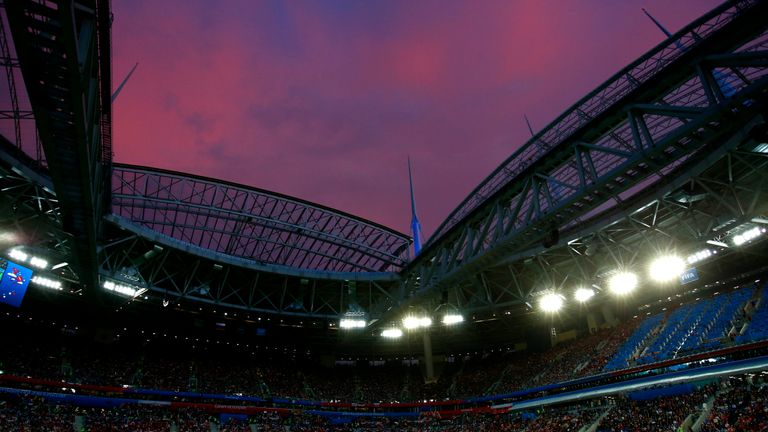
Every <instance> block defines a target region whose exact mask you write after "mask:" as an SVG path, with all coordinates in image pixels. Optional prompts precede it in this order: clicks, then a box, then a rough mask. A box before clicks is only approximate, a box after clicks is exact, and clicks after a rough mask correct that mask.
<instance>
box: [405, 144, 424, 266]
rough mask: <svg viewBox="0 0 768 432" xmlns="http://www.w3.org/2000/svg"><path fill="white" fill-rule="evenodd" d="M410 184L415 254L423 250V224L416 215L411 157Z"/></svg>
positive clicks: (409, 167)
mask: <svg viewBox="0 0 768 432" xmlns="http://www.w3.org/2000/svg"><path fill="white" fill-rule="evenodd" d="M408 185H409V187H410V190H411V235H412V236H413V255H414V256H416V255H418V254H419V252H420V251H421V224H420V223H419V217H418V216H416V197H415V196H414V194H413V176H412V175H411V158H410V157H408Z"/></svg>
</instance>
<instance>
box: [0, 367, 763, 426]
mask: <svg viewBox="0 0 768 432" xmlns="http://www.w3.org/2000/svg"><path fill="white" fill-rule="evenodd" d="M718 389H719V390H718ZM631 396H632V395H623V396H619V397H604V398H597V399H592V400H590V401H583V402H579V403H576V404H572V405H567V406H559V407H544V408H539V409H537V410H534V411H522V412H510V413H497V414H470V413H467V414H462V415H459V416H456V417H451V418H439V417H438V416H421V417H418V418H409V419H403V418H384V417H363V418H350V417H344V414H341V413H339V414H335V417H334V414H331V413H329V415H328V416H319V415H312V414H308V413H304V412H301V411H290V412H287V411H282V412H276V411H269V412H263V413H260V414H256V415H250V416H245V415H226V414H224V415H220V414H212V413H208V412H204V411H198V410H195V409H192V408H171V407H164V406H150V405H145V404H140V405H122V406H117V407H112V408H87V407H75V406H69V405H55V404H52V403H51V402H50V401H49V402H46V401H44V400H43V399H42V398H38V397H29V396H23V397H15V396H2V397H0V432H6V431H8V432H10V431H14V432H16V431H21V432H28V431H29V432H32V431H53V432H60V431H61V432H63V431H67V432H69V431H73V430H74V431H76V432H118V431H119V432H124V431H135V432H160V431H171V430H178V431H180V432H193V431H205V432H208V431H213V430H218V431H220V432H250V431H252V430H253V429H252V428H255V429H256V430H258V431H261V432H278V431H279V432H285V431H288V430H289V431H291V432H310V431H311V432H332V431H333V432H367V431H381V432H395V431H402V432H427V431H445V432H491V431H499V432H527V431H531V432H534V431H535V432H565V431H577V430H580V429H581V428H583V427H585V426H589V425H592V424H594V423H595V422H596V421H597V420H598V419H599V418H600V417H601V415H602V419H601V420H600V423H599V425H598V426H597V431H598V432H641V431H642V432H645V431H653V432H662V431H680V430H690V429H689V428H690V425H691V424H693V422H694V421H695V420H696V419H697V418H698V417H699V416H700V415H701V416H703V415H704V414H702V413H704V411H703V410H704V407H705V403H706V402H707V401H712V400H714V406H713V408H712V410H711V413H710V414H709V416H708V419H707V421H706V422H705V423H704V424H703V426H702V428H701V432H737V431H738V432H755V431H766V430H768V390H766V387H764V386H762V385H757V384H754V383H752V382H750V383H746V382H745V380H744V379H743V378H739V379H738V381H737V382H736V384H733V383H732V384H730V385H724V386H714V385H711V386H705V387H701V388H699V389H698V390H695V391H690V392H686V393H683V394H676V395H671V396H663V397H659V398H656V399H651V400H642V401H638V400H633V399H632V398H631ZM689 416H690V419H689V422H688V424H689V426H688V427H686V428H685V429H683V427H682V425H683V424H684V421H685V420H686V418H688V417H689Z"/></svg>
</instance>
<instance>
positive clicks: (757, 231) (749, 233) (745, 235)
mask: <svg viewBox="0 0 768 432" xmlns="http://www.w3.org/2000/svg"><path fill="white" fill-rule="evenodd" d="M764 232H765V229H761V228H760V227H754V228H752V229H748V230H746V231H743V232H741V233H740V234H737V235H735V236H733V244H735V245H736V246H741V245H743V244H744V243H746V242H748V241H750V240H752V239H755V238H757V237H760V235H762V234H763V233H764Z"/></svg>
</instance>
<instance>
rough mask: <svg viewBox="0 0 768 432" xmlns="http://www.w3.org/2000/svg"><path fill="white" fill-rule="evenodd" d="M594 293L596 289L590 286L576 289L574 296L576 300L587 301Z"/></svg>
mask: <svg viewBox="0 0 768 432" xmlns="http://www.w3.org/2000/svg"><path fill="white" fill-rule="evenodd" d="M594 295H595V291H594V290H592V289H590V288H579V289H577V290H576V293H575V294H574V297H575V298H576V301H579V302H581V303H584V302H585V301H587V300H589V299H591V298H592V296H594Z"/></svg>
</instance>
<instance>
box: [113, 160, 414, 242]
mask: <svg viewBox="0 0 768 432" xmlns="http://www.w3.org/2000/svg"><path fill="white" fill-rule="evenodd" d="M112 166H113V167H114V168H128V169H140V170H146V171H153V172H156V173H158V174H167V175H173V176H179V177H186V178H189V179H194V180H201V181H206V182H211V183H218V184H220V185H224V186H231V187H235V188H239V189H245V190H249V191H253V192H258V193H261V194H266V195H272V196H274V197H275V198H280V199H284V200H289V201H293V202H296V203H299V204H303V205H308V206H312V207H315V208H317V209H320V210H324V211H327V212H331V213H335V214H337V215H339V216H343V217H346V218H349V219H354V220H356V221H359V222H362V223H365V224H366V225H370V226H372V227H374V228H378V229H380V230H384V231H387V232H389V233H391V234H393V235H396V236H399V237H402V238H405V239H408V241H409V243H410V242H412V239H411V237H410V236H409V235H407V234H404V233H402V232H400V231H397V230H395V229H393V228H390V227H388V226H386V225H382V224H380V223H378V222H374V221H372V220H370V219H365V218H362V217H360V216H355V215H353V214H351V213H347V212H345V211H343V210H339V209H335V208H333V207H329V206H326V205H323V204H318V203H315V202H312V201H308V200H305V199H302V198H297V197H294V196H291V195H286V194H282V193H280V192H274V191H270V190H267V189H261V188H257V187H254V186H248V185H245V184H242V183H237V182H233V181H229V180H222V179H217V178H213V177H207V176H203V175H197V174H191V173H185V172H182V171H174V170H170V169H166V168H156V167H151V166H146V165H133V164H126V163H113V164H112Z"/></svg>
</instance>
